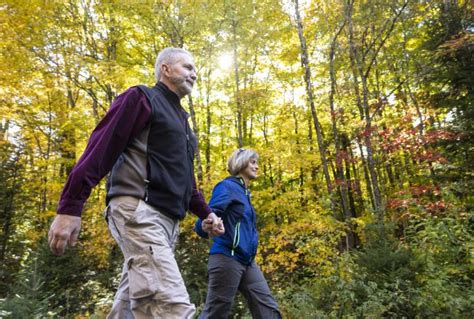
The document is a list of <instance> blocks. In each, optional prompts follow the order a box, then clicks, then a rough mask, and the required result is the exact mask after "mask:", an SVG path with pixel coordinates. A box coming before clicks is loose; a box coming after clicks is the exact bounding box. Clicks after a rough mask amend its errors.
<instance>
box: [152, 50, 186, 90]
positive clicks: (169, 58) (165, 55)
mask: <svg viewBox="0 0 474 319" xmlns="http://www.w3.org/2000/svg"><path fill="white" fill-rule="evenodd" d="M180 54H187V55H189V56H190V57H191V58H192V57H193V56H192V54H191V53H189V51H187V50H185V49H182V48H172V47H169V48H164V49H163V50H161V51H160V53H158V56H157V57H156V62H155V80H156V82H158V81H159V80H160V77H161V74H160V69H161V65H162V64H173V63H176V59H177V57H178V55H180Z"/></svg>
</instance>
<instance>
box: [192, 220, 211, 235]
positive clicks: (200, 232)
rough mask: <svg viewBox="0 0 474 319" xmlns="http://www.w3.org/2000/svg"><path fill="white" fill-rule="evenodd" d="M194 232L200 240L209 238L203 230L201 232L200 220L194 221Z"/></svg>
mask: <svg viewBox="0 0 474 319" xmlns="http://www.w3.org/2000/svg"><path fill="white" fill-rule="evenodd" d="M194 231H195V232H196V234H198V235H199V236H200V237H202V238H206V239H207V238H209V235H208V234H207V233H206V232H205V231H204V230H202V219H201V218H198V220H197V221H196V224H195V225H194Z"/></svg>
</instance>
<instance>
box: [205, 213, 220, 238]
mask: <svg viewBox="0 0 474 319" xmlns="http://www.w3.org/2000/svg"><path fill="white" fill-rule="evenodd" d="M201 227H202V230H203V231H205V232H206V233H208V234H209V236H211V237H214V236H220V235H222V234H224V232H225V229H224V223H223V222H222V219H221V218H220V217H217V215H216V214H214V213H210V214H209V216H207V218H206V219H204V220H203V221H202V223H201Z"/></svg>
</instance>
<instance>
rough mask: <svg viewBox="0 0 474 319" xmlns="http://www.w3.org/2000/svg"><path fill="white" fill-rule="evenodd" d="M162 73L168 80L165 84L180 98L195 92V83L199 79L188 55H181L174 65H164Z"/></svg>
mask: <svg viewBox="0 0 474 319" xmlns="http://www.w3.org/2000/svg"><path fill="white" fill-rule="evenodd" d="M163 71H164V72H163ZM162 72H163V75H164V77H166V78H167V80H168V81H166V82H167V83H165V84H167V85H168V86H169V89H170V90H171V91H173V92H175V93H176V94H177V95H178V96H179V97H180V98H182V97H183V96H185V95H188V94H190V93H191V91H192V90H193V85H194V82H195V81H196V79H197V76H196V67H195V66H194V61H193V59H192V57H191V56H189V55H188V54H185V53H181V54H179V55H178V56H177V57H176V60H175V62H174V63H170V64H163V65H162Z"/></svg>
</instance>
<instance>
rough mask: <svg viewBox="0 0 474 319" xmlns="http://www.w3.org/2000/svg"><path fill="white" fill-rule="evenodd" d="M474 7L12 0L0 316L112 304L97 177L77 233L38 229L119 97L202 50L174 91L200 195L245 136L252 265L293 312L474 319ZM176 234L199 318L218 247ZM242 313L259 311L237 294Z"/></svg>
mask: <svg viewBox="0 0 474 319" xmlns="http://www.w3.org/2000/svg"><path fill="white" fill-rule="evenodd" d="M473 7H474V5H473V3H472V2H471V1H468V0H465V1H463V0H432V1H430V0H220V1H219V0H154V1H151V0H143V1H138V0H137V1H119V0H115V1H114V0H65V1H52V0H29V1H26V0H4V1H1V3H0V21H1V24H0V34H1V38H2V39H3V40H2V41H1V42H0V48H1V49H0V63H1V68H0V83H1V86H0V92H1V94H0V101H1V103H0V117H1V121H0V149H1V152H0V157H1V170H0V180H1V187H0V199H1V202H0V226H1V229H0V318H105V316H106V314H107V313H108V311H109V310H110V308H111V305H112V301H113V298H114V293H115V290H116V288H117V285H118V282H119V279H120V272H121V267H122V263H123V256H122V254H121V252H120V249H119V248H118V246H117V245H116V244H115V241H114V240H113V238H112V237H111V235H110V234H109V231H108V229H107V224H106V221H105V220H104V217H103V210H104V208H105V195H106V192H105V179H104V180H103V181H102V182H101V183H100V184H99V185H98V186H96V187H95V188H94V189H93V191H92V193H91V196H90V198H89V199H88V201H87V202H86V205H85V208H84V212H83V215H82V230H81V234H80V237H79V243H78V245H77V246H76V247H74V248H72V249H69V250H68V251H67V253H66V254H65V255H64V256H61V257H57V256H54V255H53V254H52V253H51V252H50V250H49V247H48V243H47V236H48V230H49V226H50V224H51V221H52V219H53V218H54V216H55V215H56V208H57V204H58V200H59V196H60V194H61V190H62V187H63V186H64V183H65V180H66V178H67V176H68V173H69V172H70V171H71V169H72V167H73V165H74V164H75V162H76V161H77V160H78V159H79V157H80V156H81V154H82V152H83V151H84V148H85V146H86V143H87V140H88V137H89V136H90V134H91V132H92V131H93V129H94V127H95V126H96V125H97V124H98V122H99V121H100V119H101V118H102V117H103V116H104V115H105V114H106V112H107V110H108V108H109V107H110V105H111V103H112V101H114V99H115V98H116V97H117V96H118V95H119V94H120V93H122V92H123V91H125V90H126V89H127V88H129V87H130V86H134V85H138V84H146V85H150V86H152V85H154V75H153V73H154V69H153V68H154V63H155V59H156V56H157V53H158V52H159V51H160V50H162V49H163V48H165V47H169V46H173V47H181V48H185V49H186V50H188V51H190V52H191V53H192V54H193V55H194V59H195V61H194V62H195V64H196V67H197V71H198V72H197V73H198V81H197V84H196V85H195V89H194V91H193V93H192V95H190V96H189V97H187V98H185V99H183V106H184V107H185V109H186V110H187V111H188V112H189V113H190V115H191V117H190V119H189V121H190V124H191V126H192V127H193V130H194V132H195V134H196V136H197V138H198V143H199V151H198V153H197V154H196V158H195V174H196V180H197V182H198V185H199V188H200V189H201V190H202V192H203V194H204V195H205V198H206V200H209V197H210V194H211V191H212V189H213V187H214V185H215V184H216V183H217V182H218V181H220V180H221V179H222V178H224V177H225V176H227V175H228V173H227V171H226V161H227V158H228V157H229V155H230V154H231V153H232V151H233V150H235V149H237V148H241V147H245V148H253V149H255V150H256V151H257V152H258V153H259V155H260V159H259V176H258V178H257V179H256V180H255V181H254V182H253V183H252V185H251V191H252V201H253V205H254V206H255V209H256V211H257V226H258V229H259V233H260V243H259V250H258V254H257V262H258V263H259V265H260V266H261V269H262V271H263V272H264V275H265V277H266V278H267V281H268V283H269V285H270V288H271V290H272V293H273V295H274V296H275V299H276V300H277V302H278V304H279V307H280V310H281V312H282V315H283V317H284V318H298V319H300V318H472V316H473V313H474V289H473V280H474V227H473V226H474V105H473V102H474V95H473V93H474V92H473V91H474V8H473ZM195 220H196V216H194V215H192V214H188V216H187V217H186V218H185V219H184V220H183V222H182V223H181V233H180V240H179V245H178V247H177V249H176V258H177V260H178V263H179V266H180V269H181V272H182V275H183V277H184V281H185V283H186V286H187V289H188V292H189V294H190V297H191V300H192V302H193V303H194V304H195V305H196V308H197V310H198V313H199V312H200V311H201V310H202V308H203V305H204V301H205V298H206V291H207V279H206V275H207V257H208V251H209V246H210V242H209V241H207V240H204V239H201V238H199V237H198V236H197V235H196V234H195V232H194V230H193V227H194V222H195ZM232 313H233V315H232V317H233V318H251V316H250V313H249V311H248V307H247V305H246V303H245V299H244V298H243V297H242V296H240V295H239V296H238V298H237V299H236V301H235V303H234V307H233V311H232Z"/></svg>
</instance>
